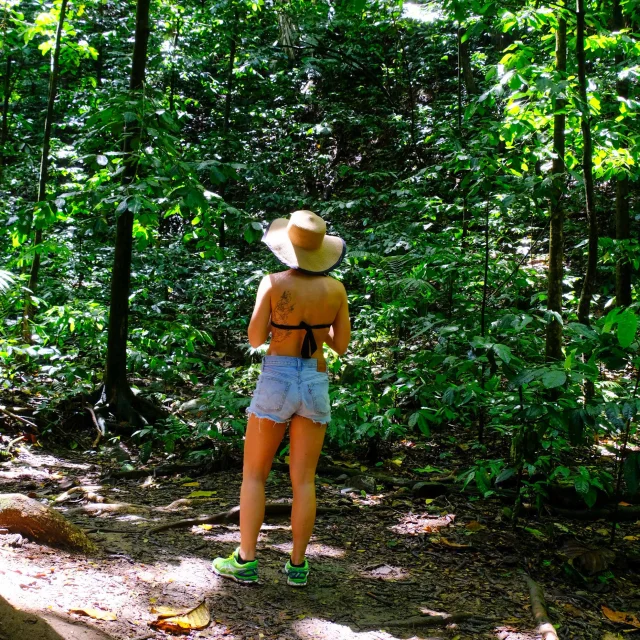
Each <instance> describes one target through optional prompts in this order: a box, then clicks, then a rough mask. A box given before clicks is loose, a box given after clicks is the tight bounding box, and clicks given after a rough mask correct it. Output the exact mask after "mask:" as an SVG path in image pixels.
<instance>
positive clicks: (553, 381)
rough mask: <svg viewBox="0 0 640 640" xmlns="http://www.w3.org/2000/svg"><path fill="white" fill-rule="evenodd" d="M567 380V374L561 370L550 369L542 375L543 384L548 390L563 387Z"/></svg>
mask: <svg viewBox="0 0 640 640" xmlns="http://www.w3.org/2000/svg"><path fill="white" fill-rule="evenodd" d="M566 380H567V374H566V373H565V372H564V371H560V369H548V370H547V371H545V372H544V373H543V374H542V384H543V385H544V386H545V388H546V389H554V388H555V387H559V386H561V385H563V384H564V383H565V382H566Z"/></svg>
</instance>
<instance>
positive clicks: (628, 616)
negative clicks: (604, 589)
mask: <svg viewBox="0 0 640 640" xmlns="http://www.w3.org/2000/svg"><path fill="white" fill-rule="evenodd" d="M602 613H604V615H605V616H606V617H607V618H608V619H609V620H611V622H617V623H619V624H628V625H629V626H631V627H635V628H636V629H640V620H638V616H636V614H635V613H628V612H626V611H614V610H613V609H609V607H605V606H604V605H602Z"/></svg>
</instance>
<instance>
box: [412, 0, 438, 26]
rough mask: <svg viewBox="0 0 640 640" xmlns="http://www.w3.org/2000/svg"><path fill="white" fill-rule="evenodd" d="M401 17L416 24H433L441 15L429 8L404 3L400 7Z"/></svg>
mask: <svg viewBox="0 0 640 640" xmlns="http://www.w3.org/2000/svg"><path fill="white" fill-rule="evenodd" d="M402 17H403V18H409V19H410V20H417V21H418V22H435V21H436V20H438V18H440V17H441V15H440V13H439V12H438V11H435V10H434V8H433V7H431V6H429V7H425V6H424V5H421V4H418V3H416V2H405V3H404V5H403V7H402Z"/></svg>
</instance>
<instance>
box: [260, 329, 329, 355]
mask: <svg viewBox="0 0 640 640" xmlns="http://www.w3.org/2000/svg"><path fill="white" fill-rule="evenodd" d="M271 326H272V327H275V328H276V329H284V330H285V331H296V330H298V329H299V330H304V331H306V334H305V336H304V340H303V341H302V350H301V353H300V356H301V357H302V358H310V357H311V355H312V354H314V353H315V352H316V351H317V349H318V343H317V342H316V338H315V336H314V335H313V330H314V329H328V328H329V327H330V326H331V325H330V324H307V323H306V322H304V321H303V322H301V323H300V324H298V325H287V324H277V323H275V322H273V321H271Z"/></svg>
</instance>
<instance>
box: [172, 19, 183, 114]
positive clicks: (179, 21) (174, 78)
mask: <svg viewBox="0 0 640 640" xmlns="http://www.w3.org/2000/svg"><path fill="white" fill-rule="evenodd" d="M181 26H182V19H181V18H180V17H179V16H178V17H177V18H176V27H175V29H176V32H175V35H174V37H173V51H172V52H171V55H172V60H171V83H170V86H169V111H171V112H174V111H175V98H174V96H175V93H176V81H177V71H176V58H175V56H176V49H177V48H178V40H179V38H180V27H181Z"/></svg>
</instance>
